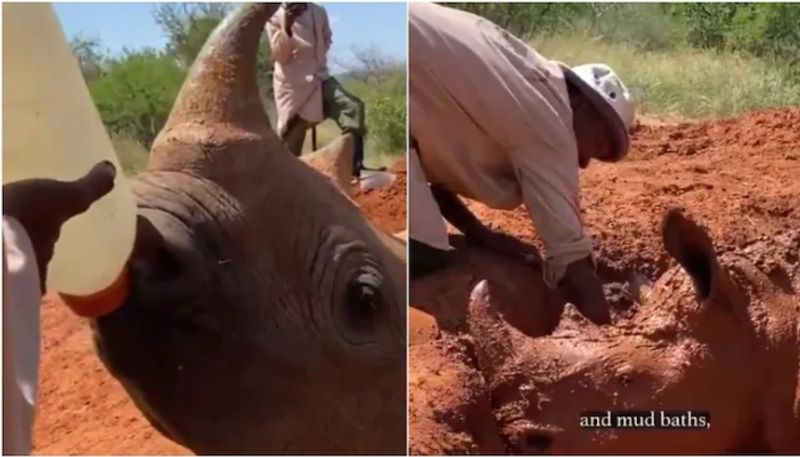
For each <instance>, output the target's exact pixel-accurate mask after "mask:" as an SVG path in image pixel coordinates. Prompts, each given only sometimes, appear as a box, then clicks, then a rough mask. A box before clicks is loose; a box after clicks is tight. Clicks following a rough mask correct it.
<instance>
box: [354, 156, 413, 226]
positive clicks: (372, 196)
mask: <svg viewBox="0 0 800 457" xmlns="http://www.w3.org/2000/svg"><path fill="white" fill-rule="evenodd" d="M391 171H392V172H393V173H395V174H396V176H397V178H396V179H395V180H394V182H393V183H392V185H391V186H388V187H384V188H381V189H375V190H366V191H363V190H361V189H357V190H356V191H355V194H354V196H353V199H354V200H355V201H356V203H358V206H360V207H361V209H362V210H363V211H364V212H365V213H366V214H368V215H369V218H370V220H371V221H372V223H373V224H375V225H377V226H378V227H380V228H382V229H383V230H386V231H388V232H389V233H397V232H402V231H403V230H405V229H406V164H405V162H398V163H397V164H396V165H395V166H394V167H392V169H391Z"/></svg>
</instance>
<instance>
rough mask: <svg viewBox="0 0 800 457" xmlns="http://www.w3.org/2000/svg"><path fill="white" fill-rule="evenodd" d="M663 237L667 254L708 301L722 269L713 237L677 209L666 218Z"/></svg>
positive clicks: (700, 298)
mask: <svg viewBox="0 0 800 457" xmlns="http://www.w3.org/2000/svg"><path fill="white" fill-rule="evenodd" d="M661 234H662V237H663V240H664V247H665V248H666V250H667V252H668V253H669V254H670V255H671V256H672V257H673V258H675V260H677V261H678V263H679V264H680V265H681V266H682V267H683V269H684V270H685V271H686V273H687V274H689V276H690V277H691V278H692V280H693V281H694V289H695V292H696V293H697V297H698V299H699V300H700V301H707V300H708V299H709V297H710V296H711V294H712V293H713V291H714V289H715V286H716V285H717V283H718V282H719V280H720V277H719V276H720V266H719V262H718V260H717V254H716V253H715V252H714V245H713V243H712V242H711V237H709V236H708V233H707V232H706V230H705V229H704V228H703V227H701V226H700V225H698V224H697V223H695V222H694V221H692V220H691V219H689V218H687V217H686V216H684V215H683V213H682V212H681V211H680V210H677V209H670V210H669V211H668V212H667V214H666V215H665V216H664V221H663V223H662V225H661Z"/></svg>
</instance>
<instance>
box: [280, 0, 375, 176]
mask: <svg viewBox="0 0 800 457" xmlns="http://www.w3.org/2000/svg"><path fill="white" fill-rule="evenodd" d="M267 34H268V35H269V42H270V46H271V48H272V59H273V61H274V62H275V69H274V72H273V89H274V92H275V106H276V107H277V110H278V134H279V135H280V137H281V140H282V141H283V142H284V144H285V145H286V147H287V149H289V151H290V152H291V153H292V154H294V155H295V156H299V155H300V153H301V152H302V149H303V142H304V141H305V137H306V131H307V130H308V129H309V128H311V127H313V126H314V125H316V124H318V123H320V122H322V121H323V120H325V119H333V120H334V121H336V124H337V125H338V126H339V128H340V129H341V131H342V133H344V134H347V133H349V134H352V135H353V138H354V144H355V146H354V149H355V150H354V151H353V176H355V177H359V176H360V174H361V170H364V169H366V168H365V167H364V137H365V135H366V127H365V125H364V116H365V111H364V102H363V101H361V100H360V99H359V98H358V97H356V96H355V95H353V94H351V93H350V92H348V91H346V90H345V89H344V87H342V85H341V84H340V83H339V81H337V80H336V78H334V77H332V76H331V75H330V74H329V73H328V51H329V50H330V47H331V43H332V40H331V37H332V34H331V27H330V23H329V22H328V14H327V13H326V12H325V8H323V7H322V6H320V5H317V4H316V3H283V4H282V5H281V7H280V8H279V9H278V11H277V12H276V13H275V14H274V15H273V16H272V19H270V21H269V22H268V23H267Z"/></svg>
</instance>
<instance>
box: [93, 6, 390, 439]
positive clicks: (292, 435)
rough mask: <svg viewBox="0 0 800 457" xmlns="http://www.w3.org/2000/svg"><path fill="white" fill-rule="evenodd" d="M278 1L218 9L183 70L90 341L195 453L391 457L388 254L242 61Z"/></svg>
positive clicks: (143, 405) (154, 417) (252, 58)
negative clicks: (296, 140) (276, 128)
mask: <svg viewBox="0 0 800 457" xmlns="http://www.w3.org/2000/svg"><path fill="white" fill-rule="evenodd" d="M277 7H278V4H253V5H244V6H242V7H241V8H240V9H238V10H237V11H236V12H234V13H232V14H231V15H230V16H229V17H228V18H226V20H225V21H224V22H223V23H222V24H221V25H220V26H219V27H218V28H217V30H216V31H215V32H214V33H213V34H212V36H211V37H210V38H209V40H208V42H207V43H206V45H205V47H204V49H203V51H202V52H201V53H200V55H199V56H198V58H197V61H196V63H195V64H194V66H193V67H192V69H191V70H190V73H189V75H188V76H187V79H186V81H185V82H184V85H183V87H182V89H181V91H180V94H179V96H178V98H177V100H176V102H175V104H174V106H173V109H172V112H171V114H170V117H169V119H168V121H167V123H166V125H165V127H164V128H163V130H162V131H161V132H160V134H159V136H158V138H157V139H156V141H155V142H154V144H153V148H152V153H151V157H150V162H149V165H148V169H147V171H146V172H145V173H143V174H141V175H139V176H138V177H137V178H136V180H135V183H134V193H135V195H136V199H137V205H138V210H139V215H138V226H137V238H136V245H135V247H134V252H133V254H132V257H131V260H130V262H129V266H130V271H131V283H132V286H131V295H130V297H129V299H128V300H127V301H126V303H125V304H124V305H123V306H122V307H121V308H120V309H118V310H116V311H115V312H113V313H112V314H110V315H108V316H105V317H101V318H98V319H97V320H96V321H94V322H93V328H94V335H95V344H96V347H97V350H98V354H99V355H100V357H101V359H102V360H103V362H104V363H105V365H106V366H107V367H108V369H109V371H110V372H111V373H112V374H113V375H114V376H115V377H116V378H118V379H119V380H120V381H121V383H122V385H123V386H124V388H125V389H126V391H127V392H128V393H129V395H130V396H131V398H132V399H133V400H134V402H135V403H136V405H137V406H138V407H139V409H141V411H142V412H143V413H144V414H145V416H146V417H147V418H148V420H150V422H151V423H152V424H153V425H154V426H155V427H156V428H157V429H158V430H159V431H161V432H162V433H163V434H164V435H166V436H167V437H169V438H171V439H173V440H174V441H176V442H178V443H180V444H182V445H184V446H186V447H188V448H189V449H191V450H192V451H194V452H196V453H217V454H248V453H262V454H263V453H404V452H405V430H406V425H405V424H406V420H405V410H406V406H405V390H406V387H405V386H406V379H405V372H406V369H405V358H406V349H405V348H406V336H405V321H406V318H405V257H404V256H405V253H404V252H405V250H404V247H403V245H402V243H401V242H399V241H398V240H395V239H393V238H392V237H389V236H386V235H384V234H383V233H380V232H379V231H377V230H376V229H374V228H373V227H372V226H370V224H369V223H368V222H367V221H366V220H365V218H364V216H363V215H362V214H361V213H360V211H359V209H358V208H357V207H356V205H355V204H354V203H353V202H352V201H351V200H350V199H349V198H348V197H347V196H346V193H345V192H342V191H341V190H340V189H338V188H337V187H336V185H335V184H334V181H332V180H330V179H327V178H325V177H323V176H322V175H321V174H320V173H318V172H317V171H315V170H314V169H312V168H310V167H309V166H307V165H305V164H304V163H303V162H301V161H300V160H298V159H297V158H295V157H294V156H292V155H291V154H289V153H288V152H287V151H286V149H285V148H284V146H283V145H282V144H281V143H280V141H279V140H278V138H277V137H276V135H275V134H274V132H273V131H272V130H271V129H270V123H269V119H268V118H267V116H266V114H265V112H264V109H263V107H262V105H261V102H260V100H259V98H258V91H257V83H256V72H255V62H256V54H257V52H259V49H258V46H259V37H260V35H261V32H262V30H263V29H264V24H265V22H266V21H267V20H268V19H269V18H270V17H271V16H272V14H273V13H274V12H275V10H276V9H277Z"/></svg>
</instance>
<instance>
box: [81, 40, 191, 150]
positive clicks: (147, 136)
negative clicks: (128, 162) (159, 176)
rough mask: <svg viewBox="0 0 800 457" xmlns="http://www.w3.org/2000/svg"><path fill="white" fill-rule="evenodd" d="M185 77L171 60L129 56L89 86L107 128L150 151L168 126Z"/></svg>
mask: <svg viewBox="0 0 800 457" xmlns="http://www.w3.org/2000/svg"><path fill="white" fill-rule="evenodd" d="M184 77H185V72H184V70H183V69H182V68H181V67H180V65H179V64H178V62H177V61H176V60H175V59H174V58H173V57H171V56H169V55H166V54H161V53H156V52H154V51H142V52H136V53H128V54H127V55H125V56H123V57H121V58H120V59H118V60H112V61H110V62H109V63H108V68H107V70H106V71H105V72H104V73H103V74H102V75H101V76H100V77H98V78H97V79H95V80H94V81H92V82H90V83H89V92H90V93H91V95H92V99H93V100H94V103H95V105H96V106H97V109H98V111H99V112H100V117H101V118H102V119H103V123H104V124H105V126H106V128H107V129H108V130H109V131H110V132H111V133H112V134H119V135H124V136H127V137H129V138H131V139H134V140H136V141H138V142H139V143H141V144H142V145H144V147H145V148H147V149H150V146H151V145H152V143H153V140H154V139H155V137H156V135H157V134H158V132H159V131H160V130H161V128H162V127H163V125H164V122H166V120H167V117H168V116H169V112H170V110H171V109H172V103H173V101H174V100H175V97H176V96H177V94H178V91H179V90H180V87H181V84H182V83H183V79H184Z"/></svg>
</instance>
